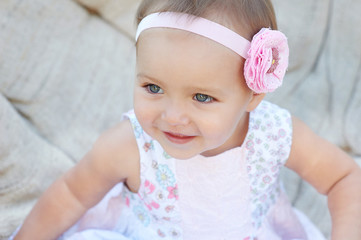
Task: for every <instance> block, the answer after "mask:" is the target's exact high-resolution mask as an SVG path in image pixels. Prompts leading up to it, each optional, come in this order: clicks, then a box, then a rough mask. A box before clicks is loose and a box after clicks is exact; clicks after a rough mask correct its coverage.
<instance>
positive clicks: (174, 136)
mask: <svg viewBox="0 0 361 240" xmlns="http://www.w3.org/2000/svg"><path fill="white" fill-rule="evenodd" d="M164 135H165V136H166V137H167V139H168V140H169V141H171V142H172V143H176V144H186V143H188V142H190V141H192V140H193V139H194V138H195V136H187V135H183V134H179V133H172V132H164Z"/></svg>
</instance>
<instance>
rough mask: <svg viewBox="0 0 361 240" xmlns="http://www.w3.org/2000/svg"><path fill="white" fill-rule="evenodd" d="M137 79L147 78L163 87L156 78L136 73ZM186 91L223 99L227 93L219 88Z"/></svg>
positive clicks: (191, 88)
mask: <svg viewBox="0 0 361 240" xmlns="http://www.w3.org/2000/svg"><path fill="white" fill-rule="evenodd" d="M137 78H138V79H139V78H147V79H149V80H150V81H152V82H154V83H155V84H159V85H160V86H164V82H163V81H161V80H159V79H157V78H153V77H150V76H148V75H146V74H143V73H138V74H137ZM187 90H188V91H192V92H195V93H203V94H206V95H211V96H212V95H217V96H218V97H223V96H226V95H227V93H226V92H225V91H223V90H222V89H221V88H215V87H214V88H205V87H187Z"/></svg>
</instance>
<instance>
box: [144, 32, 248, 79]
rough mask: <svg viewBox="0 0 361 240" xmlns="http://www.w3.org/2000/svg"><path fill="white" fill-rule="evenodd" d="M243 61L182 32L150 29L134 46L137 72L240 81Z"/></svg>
mask: <svg viewBox="0 0 361 240" xmlns="http://www.w3.org/2000/svg"><path fill="white" fill-rule="evenodd" d="M242 66H243V59H242V58H241V57H240V56H239V55H238V54H236V53H234V52H233V51H232V50H230V49H228V48H226V47H224V46H222V45H221V44H219V43H217V42H214V41H212V40H210V39H207V38H205V37H202V36H199V35H196V34H193V33H189V32H186V31H183V30H176V29H168V28H153V29H148V30H146V31H144V32H143V33H142V35H141V36H140V38H139V40H138V43H137V70H138V71H146V72H145V74H155V73H157V72H162V73H165V74H171V75H175V74H181V75H183V76H185V75H191V76H194V77H197V76H198V77H199V76H200V75H211V76H214V77H218V78H229V77H230V76H232V77H233V78H234V77H235V76H238V77H242V75H243V74H242V72H241V67H242Z"/></svg>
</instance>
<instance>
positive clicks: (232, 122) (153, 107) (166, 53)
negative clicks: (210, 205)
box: [134, 28, 252, 159]
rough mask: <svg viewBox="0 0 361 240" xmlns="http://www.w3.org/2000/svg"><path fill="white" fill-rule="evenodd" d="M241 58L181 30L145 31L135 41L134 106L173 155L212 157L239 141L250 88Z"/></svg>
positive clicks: (147, 127) (146, 126) (147, 129)
mask: <svg viewBox="0 0 361 240" xmlns="http://www.w3.org/2000/svg"><path fill="white" fill-rule="evenodd" d="M242 69H243V63H242V58H241V57H240V56H238V55H237V54H236V53H234V52H232V51H231V50H229V49H228V48H226V47H224V46H222V45H220V44H218V43H216V42H213V41H212V40H209V39H207V38H203V37H201V36H198V35H195V34H191V33H188V32H185V31H181V30H174V29H165V28H156V29H149V30H147V31H145V32H144V33H143V34H142V36H141V37H140V39H139V40H138V45H137V72H136V73H137V79H136V84H135V90H134V110H135V114H136V116H137V119H138V121H139V122H140V124H141V125H142V127H143V129H144V131H145V132H146V133H147V134H149V135H150V136H151V137H153V138H154V139H156V140H157V141H158V142H159V143H160V144H161V145H162V147H163V148H164V150H165V151H166V152H167V153H168V154H169V155H171V156H172V157H175V158H178V159H187V158H190V157H193V156H195V155H197V154H202V155H205V156H212V155H216V154H219V153H221V152H223V151H225V150H228V149H230V148H233V147H236V146H239V145H241V143H242V141H243V139H241V137H240V136H243V135H242V134H245V133H246V132H247V130H248V112H247V110H248V107H249V102H250V99H251V96H252V92H251V91H250V90H249V89H248V87H247V85H246V83H245V81H244V79H243V72H242Z"/></svg>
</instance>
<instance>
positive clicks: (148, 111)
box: [134, 91, 155, 128]
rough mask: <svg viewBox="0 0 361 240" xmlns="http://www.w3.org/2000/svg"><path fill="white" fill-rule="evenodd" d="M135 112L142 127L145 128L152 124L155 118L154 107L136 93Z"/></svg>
mask: <svg viewBox="0 0 361 240" xmlns="http://www.w3.org/2000/svg"><path fill="white" fill-rule="evenodd" d="M134 112H135V115H136V117H137V120H138V121H139V123H140V125H141V126H142V127H143V128H144V127H147V126H149V125H150V124H151V122H152V119H153V118H154V114H155V111H154V106H152V104H150V103H149V101H147V100H146V99H145V98H144V96H143V95H142V94H139V93H137V91H135V93H134Z"/></svg>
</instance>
